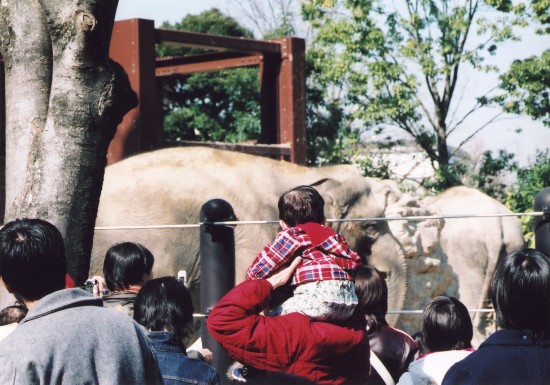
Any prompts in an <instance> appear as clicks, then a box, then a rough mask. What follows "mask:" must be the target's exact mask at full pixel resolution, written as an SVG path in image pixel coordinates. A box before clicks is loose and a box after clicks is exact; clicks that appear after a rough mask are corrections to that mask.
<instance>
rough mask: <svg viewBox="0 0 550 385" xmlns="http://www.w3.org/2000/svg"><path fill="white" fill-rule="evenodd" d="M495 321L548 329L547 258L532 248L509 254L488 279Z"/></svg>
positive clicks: (549, 267) (549, 277) (549, 262)
mask: <svg viewBox="0 0 550 385" xmlns="http://www.w3.org/2000/svg"><path fill="white" fill-rule="evenodd" d="M490 293H491V300H492V301H493V306H494V307H495V310H496V316H497V324H498V326H499V327H501V328H504V329H516V330H523V329H531V330H533V331H535V332H541V331H543V330H544V329H545V328H546V329H547V331H548V329H550V327H549V325H550V260H549V259H548V257H546V256H545V255H544V254H543V253H541V252H540V251H537V250H533V249H526V250H522V251H516V252H513V253H511V254H509V255H508V256H507V257H506V258H504V260H502V261H501V263H500V264H499V265H498V266H497V268H496V270H495V273H494V274H493V278H492V280H491V288H490Z"/></svg>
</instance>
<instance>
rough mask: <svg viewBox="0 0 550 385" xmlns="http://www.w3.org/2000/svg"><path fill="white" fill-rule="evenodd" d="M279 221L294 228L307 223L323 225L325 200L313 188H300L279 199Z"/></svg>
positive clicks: (295, 188)
mask: <svg viewBox="0 0 550 385" xmlns="http://www.w3.org/2000/svg"><path fill="white" fill-rule="evenodd" d="M278 206H279V219H281V220H282V221H284V222H285V223H286V224H287V225H288V226H290V227H294V226H297V225H300V224H303V223H307V222H315V223H323V222H324V220H325V211H324V208H325V200H324V199H323V197H322V196H321V194H319V192H318V191H317V190H315V189H314V188H313V187H311V186H298V187H294V188H293V189H291V190H288V191H287V192H285V193H284V194H283V195H281V197H280V198H279V203H278Z"/></svg>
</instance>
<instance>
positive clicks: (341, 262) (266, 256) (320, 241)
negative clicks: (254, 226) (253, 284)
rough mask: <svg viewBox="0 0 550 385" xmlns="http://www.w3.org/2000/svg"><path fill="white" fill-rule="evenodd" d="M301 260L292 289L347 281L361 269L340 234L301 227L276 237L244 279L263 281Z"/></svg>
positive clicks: (311, 225)
mask: <svg viewBox="0 0 550 385" xmlns="http://www.w3.org/2000/svg"><path fill="white" fill-rule="evenodd" d="M296 257H302V258H303V260H302V263H300V265H299V266H298V268H297V269H296V273H295V274H294V277H293V278H292V285H299V284H301V283H306V282H315V281H323V280H347V281H351V280H353V278H352V277H351V275H350V274H349V273H350V272H351V271H353V270H355V269H357V268H358V267H359V266H360V265H361V257H360V256H359V254H357V253H356V252H355V251H353V250H352V249H351V248H350V247H349V245H348V243H347V242H346V240H345V239H344V237H343V236H342V234H337V233H335V232H334V231H333V230H332V229H331V228H330V227H324V226H321V225H320V224H318V223H313V222H309V223H305V224H302V225H298V226H296V227H291V228H288V229H286V230H283V231H281V232H279V233H278V234H277V236H276V237H275V241H274V242H273V244H267V245H266V246H265V247H264V249H263V251H262V252H260V253H259V254H258V255H257V256H256V258H255V259H254V261H253V262H252V265H250V267H249V268H248V272H247V275H246V278H247V279H263V278H266V277H267V276H269V275H270V274H271V273H272V272H273V271H275V270H277V269H278V268H280V267H282V266H284V265H286V264H288V263H290V262H291V261H292V260H294V258H296Z"/></svg>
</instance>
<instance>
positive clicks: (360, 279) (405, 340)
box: [355, 265, 418, 385]
mask: <svg viewBox="0 0 550 385" xmlns="http://www.w3.org/2000/svg"><path fill="white" fill-rule="evenodd" d="M355 290H356V292H357V297H358V298H359V304H358V305H357V306H359V307H360V308H361V309H362V310H363V313H364V314H365V318H366V320H367V336H368V338H369V344H370V349H371V358H370V360H371V373H370V376H369V385H378V384H386V385H389V384H395V383H396V382H397V381H398V380H399V377H401V375H402V374H403V373H404V372H405V371H406V370H407V368H408V366H409V364H410V363H411V362H412V361H413V360H414V358H415V355H416V353H417V352H418V345H417V343H416V342H415V341H414V340H413V339H412V337H410V336H409V335H408V334H406V333H405V332H403V331H401V330H398V329H395V328H393V327H391V326H390V325H388V322H387V321H386V313H387V312H388V286H387V285H386V281H385V280H384V278H383V277H382V275H381V274H380V272H379V271H378V270H376V269H375V268H374V267H372V266H368V265H364V266H361V267H360V268H359V269H358V271H357V273H356V274H355ZM380 365H381V366H380Z"/></svg>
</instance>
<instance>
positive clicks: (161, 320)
mask: <svg viewBox="0 0 550 385" xmlns="http://www.w3.org/2000/svg"><path fill="white" fill-rule="evenodd" d="M134 319H135V320H136V321H137V322H138V323H140V324H141V325H143V326H144V327H145V328H146V329H147V330H148V331H149V337H150V338H151V340H152V342H153V346H154V347H155V351H156V354H157V358H158V362H159V367H160V372H161V374H162V378H163V379H164V384H165V385H169V384H174V385H176V384H181V383H183V382H186V383H187V382H192V383H198V384H209V385H217V384H219V383H220V378H219V376H218V373H217V372H216V370H215V369H214V368H212V367H211V366H210V365H208V364H206V363H204V362H202V361H200V360H197V359H193V358H189V357H188V356H187V354H186V352H185V344H184V341H185V339H186V338H187V337H189V335H190V334H191V333H192V331H193V303H192V301H191V295H190V294H189V291H188V290H187V289H186V287H185V286H184V284H183V282H181V281H179V280H178V279H177V278H174V277H163V278H157V279H153V280H151V281H148V282H147V283H145V285H144V286H143V287H142V289H141V290H140V292H139V293H138V295H137V297H136V302H135V308H134Z"/></svg>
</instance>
